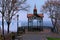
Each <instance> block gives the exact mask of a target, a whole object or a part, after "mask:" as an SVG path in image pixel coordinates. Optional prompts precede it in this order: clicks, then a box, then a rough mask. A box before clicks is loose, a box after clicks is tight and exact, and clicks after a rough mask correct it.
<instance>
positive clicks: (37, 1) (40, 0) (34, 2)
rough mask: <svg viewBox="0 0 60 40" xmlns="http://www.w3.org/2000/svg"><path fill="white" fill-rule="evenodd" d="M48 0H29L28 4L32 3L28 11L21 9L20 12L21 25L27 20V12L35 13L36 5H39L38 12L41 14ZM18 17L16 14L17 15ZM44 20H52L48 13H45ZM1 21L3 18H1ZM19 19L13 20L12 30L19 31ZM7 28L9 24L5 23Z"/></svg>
mask: <svg viewBox="0 0 60 40" xmlns="http://www.w3.org/2000/svg"><path fill="white" fill-rule="evenodd" d="M45 1H46V0H27V2H26V3H27V4H29V5H30V8H29V11H28V12H26V11H19V12H18V14H19V26H21V23H22V22H24V21H27V20H28V19H27V14H30V13H31V14H33V9H34V5H36V7H37V12H38V14H40V13H41V12H40V10H41V7H42V6H43V5H44V3H45ZM15 18H16V16H15ZM43 20H44V21H49V22H50V18H48V15H47V14H44V18H43ZM0 21H1V19H0ZM16 23H17V20H16V19H15V20H13V21H12V23H11V25H10V31H17V24H16ZM5 30H7V24H6V23H5Z"/></svg>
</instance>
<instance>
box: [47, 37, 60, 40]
mask: <svg viewBox="0 0 60 40" xmlns="http://www.w3.org/2000/svg"><path fill="white" fill-rule="evenodd" d="M47 39H48V40H60V38H50V37H48V38H47Z"/></svg>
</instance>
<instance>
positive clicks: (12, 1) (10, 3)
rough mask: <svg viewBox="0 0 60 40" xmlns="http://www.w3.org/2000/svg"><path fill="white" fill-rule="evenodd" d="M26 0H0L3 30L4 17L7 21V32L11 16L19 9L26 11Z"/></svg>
mask: <svg viewBox="0 0 60 40" xmlns="http://www.w3.org/2000/svg"><path fill="white" fill-rule="evenodd" d="M26 1H27V0H1V2H0V7H1V8H2V10H0V12H1V14H2V29H3V30H4V19H5V20H6V22H7V25H8V28H7V29H8V33H9V27H10V23H11V21H12V18H13V16H14V15H16V14H17V13H18V11H20V10H25V11H28V8H29V5H27V4H26ZM3 33H4V31H3Z"/></svg>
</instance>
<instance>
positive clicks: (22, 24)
mask: <svg viewBox="0 0 60 40" xmlns="http://www.w3.org/2000/svg"><path fill="white" fill-rule="evenodd" d="M38 25H39V24H38ZM21 26H28V22H27V21H25V22H21ZM33 26H37V22H36V21H34V23H33ZM43 26H49V27H52V23H51V21H43Z"/></svg>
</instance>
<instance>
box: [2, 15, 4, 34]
mask: <svg viewBox="0 0 60 40" xmlns="http://www.w3.org/2000/svg"><path fill="white" fill-rule="evenodd" d="M2 34H3V35H4V14H3V15H2Z"/></svg>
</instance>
